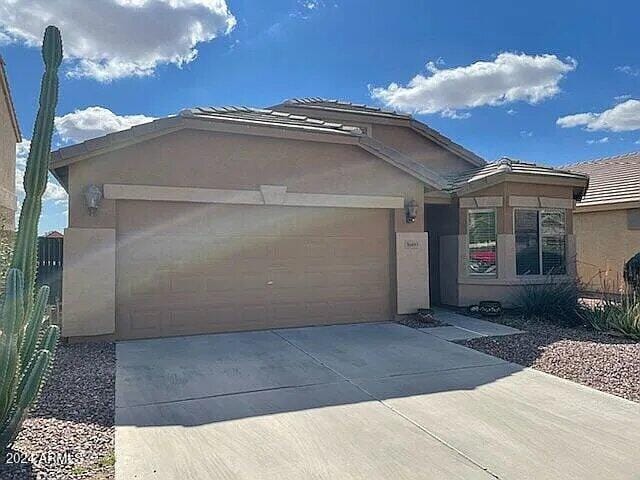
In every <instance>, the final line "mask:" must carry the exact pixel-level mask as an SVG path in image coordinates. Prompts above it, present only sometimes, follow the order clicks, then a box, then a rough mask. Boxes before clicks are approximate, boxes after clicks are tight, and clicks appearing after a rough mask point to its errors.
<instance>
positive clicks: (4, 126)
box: [0, 56, 22, 230]
mask: <svg viewBox="0 0 640 480" xmlns="http://www.w3.org/2000/svg"><path fill="white" fill-rule="evenodd" d="M21 141H22V136H21V134H20V127H19V126H18V120H17V117H16V111H15V109H14V108H13V101H12V100H11V90H9V81H8V79H7V73H6V70H5V63H4V60H3V59H2V57H1V56H0V229H5V228H6V229H10V230H12V229H13V228H14V223H15V212H16V144H17V143H20V142H21Z"/></svg>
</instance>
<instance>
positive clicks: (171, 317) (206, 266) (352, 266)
mask: <svg viewBox="0 0 640 480" xmlns="http://www.w3.org/2000/svg"><path fill="white" fill-rule="evenodd" d="M117 212H118V222H117V240H118V248H117V255H116V259H117V276H118V281H117V291H116V301H117V315H118V318H117V334H118V336H119V337H120V338H145V337H157V336H168V335H187V334H194V333H209V332H221V331H240V330H249V329H258V328H278V327H291V326H301V325H314V324H332V323H349V322H354V321H378V320H388V319H389V318H390V315H391V308H390V289H391V284H390V267H389V265H390V264H389V262H390V253H391V248H390V244H389V242H390V238H391V235H390V228H391V224H392V223H391V212H390V211H389V210H366V209H339V208H300V207H275V206H237V205H236V206H232V205H194V204H173V203H170V202H162V203H161V202H137V201H119V202H118V205H117Z"/></svg>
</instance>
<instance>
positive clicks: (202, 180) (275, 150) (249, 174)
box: [63, 130, 428, 336]
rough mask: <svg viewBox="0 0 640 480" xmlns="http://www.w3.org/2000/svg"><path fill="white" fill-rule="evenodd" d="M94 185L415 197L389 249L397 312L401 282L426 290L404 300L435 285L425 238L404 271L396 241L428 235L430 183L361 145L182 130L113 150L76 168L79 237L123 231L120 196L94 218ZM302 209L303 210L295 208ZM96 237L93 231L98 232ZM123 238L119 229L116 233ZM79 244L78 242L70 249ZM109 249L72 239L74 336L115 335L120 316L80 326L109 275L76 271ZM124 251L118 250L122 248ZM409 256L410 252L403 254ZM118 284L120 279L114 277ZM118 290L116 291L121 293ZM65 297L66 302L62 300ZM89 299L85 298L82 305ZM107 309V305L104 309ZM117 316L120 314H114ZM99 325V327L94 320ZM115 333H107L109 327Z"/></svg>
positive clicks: (401, 214)
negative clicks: (411, 217)
mask: <svg viewBox="0 0 640 480" xmlns="http://www.w3.org/2000/svg"><path fill="white" fill-rule="evenodd" d="M89 184H97V185H104V184H127V185H153V186H170V187H191V188H205V189H222V190H260V187H261V186H264V185H278V186H286V187H287V192H297V193H321V194H335V195H378V196H395V197H403V198H404V199H405V201H409V200H411V199H415V200H416V201H417V202H418V205H419V211H418V215H417V218H416V221H415V222H413V223H407V222H406V218H405V210H404V208H397V209H395V210H394V212H393V225H392V227H391V228H390V231H389V238H390V240H391V245H393V248H392V249H391V251H390V252H389V256H390V258H389V263H390V265H393V268H392V270H393V271H392V272H391V282H392V285H393V287H392V290H393V292H390V293H393V294H394V295H393V296H394V305H393V307H394V309H397V307H398V305H397V303H396V295H395V290H396V282H397V283H398V284H401V285H407V282H409V283H414V282H418V283H420V288H413V289H408V288H407V289H403V292H404V293H403V295H404V296H403V297H402V300H401V301H402V302H403V305H409V307H406V306H405V307H403V308H405V309H406V308H416V307H415V305H420V306H427V305H428V298H425V297H426V296H425V294H424V292H425V291H426V285H427V282H428V268H426V265H427V264H426V258H427V257H426V241H422V242H420V245H419V248H423V250H424V251H423V252H422V254H423V256H424V260H425V261H424V262H422V261H420V262H405V264H406V265H405V264H403V265H404V267H403V268H402V269H401V271H400V272H398V271H397V270H396V268H395V265H396V248H395V243H396V242H395V238H396V233H398V234H419V235H421V236H423V237H424V236H425V234H424V210H423V205H422V203H421V199H422V198H423V195H424V186H423V184H422V183H421V182H419V181H418V180H417V179H415V178H413V177H411V176H410V175H408V174H406V173H404V172H402V171H400V170H399V169H397V168H395V167H393V166H391V165H389V164H387V163H386V162H385V161H383V160H381V159H379V158H377V157H375V156H374V155H373V154H371V153H369V152H367V151H365V150H363V149H361V148H360V147H358V146H355V145H347V144H333V143H327V142H322V143H321V142H314V141H303V140H298V139H283V138H278V139H276V138H270V137H263V136H253V135H240V134H229V133H218V132H206V131H196V130H182V131H179V132H174V133H170V134H167V135H165V136H161V137H158V138H155V139H153V140H150V141H146V142H142V143H138V144H134V145H130V146H127V147H125V148H122V149H118V150H114V151H111V152H106V153H104V154H102V155H99V156H96V157H92V158H90V159H86V160H83V161H80V162H77V163H73V164H71V165H70V166H69V171H68V187H69V227H70V228H69V229H68V232H69V233H70V234H71V235H72V236H73V235H76V236H77V237H79V238H85V237H86V235H85V232H104V235H105V236H109V235H111V233H110V232H116V228H117V225H118V205H119V202H121V201H120V200H110V199H104V200H103V201H102V205H101V206H100V208H99V209H98V211H97V213H96V214H95V215H94V216H90V215H89V213H88V211H87V208H86V207H85V204H84V198H83V192H84V190H85V189H86V187H87V186H88V185H89ZM290 208H296V207H290ZM92 235H93V233H92ZM116 236H117V233H116ZM67 243H68V244H69V245H76V244H78V243H80V246H79V247H77V248H76V247H74V248H71V246H70V247H69V248H66V245H67ZM100 248H104V246H103V245H102V244H101V243H100V242H97V244H96V245H95V246H92V245H91V243H90V242H84V243H82V241H81V240H78V241H77V242H75V243H72V242H69V241H68V240H65V262H66V264H65V275H66V276H65V282H66V283H65V292H66V298H67V299H73V302H74V305H73V306H69V305H66V304H65V306H64V309H65V322H67V314H68V312H69V311H70V310H71V311H72V313H70V314H69V315H70V317H69V318H71V320H70V325H69V326H68V327H67V328H66V329H65V334H68V335H82V336H89V335H102V334H108V333H112V332H113V329H112V327H111V326H112V325H113V324H114V323H115V320H113V319H112V320H109V319H108V318H107V317H108V315H107V316H105V317H100V318H97V319H95V320H94V319H93V317H87V318H88V322H86V321H85V323H84V324H82V325H81V322H82V319H81V315H80V313H81V312H88V311H90V309H91V303H92V302H93V301H94V298H93V296H92V295H89V294H88V292H90V291H93V290H94V288H92V287H93V286H94V285H97V286H101V285H102V282H103V281H104V279H99V280H94V279H93V277H92V276H91V275H90V274H87V273H85V272H77V271H74V270H75V269H77V268H79V266H80V265H81V264H82V259H83V258H91V257H92V256H94V255H96V254H98V253H99V249H100ZM116 250H117V247H116ZM403 258H404V257H403ZM113 282H114V283H115V279H114V280H113ZM114 291H115V292H117V288H116V289H115V290H114ZM63 302H66V301H65V299H64V298H63ZM83 302H85V303H83ZM106 311H107V310H106V309H105V312H106ZM113 317H115V313H114V314H113ZM93 324H95V325H96V328H95V329H93V330H92V328H93V327H92V325H93ZM110 328H111V332H105V330H109V329H110Z"/></svg>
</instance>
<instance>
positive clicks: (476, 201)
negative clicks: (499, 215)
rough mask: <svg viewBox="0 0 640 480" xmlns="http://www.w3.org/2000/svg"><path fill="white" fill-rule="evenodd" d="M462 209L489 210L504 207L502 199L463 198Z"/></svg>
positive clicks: (461, 201)
mask: <svg viewBox="0 0 640 480" xmlns="http://www.w3.org/2000/svg"><path fill="white" fill-rule="evenodd" d="M459 205H460V208H476V207H478V208H488V207H502V205H503V198H502V197H463V198H461V199H460V204H459Z"/></svg>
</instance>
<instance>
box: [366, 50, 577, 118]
mask: <svg viewBox="0 0 640 480" xmlns="http://www.w3.org/2000/svg"><path fill="white" fill-rule="evenodd" d="M576 66H577V62H576V61H575V60H573V59H572V58H567V59H565V60H561V59H559V58H558V57H557V56H555V55H549V54H546V55H526V54H524V53H520V54H517V53H509V52H506V53H501V54H499V55H498V56H497V57H496V58H495V60H493V61H490V62H487V61H479V62H476V63H473V64H471V65H467V66H462V67H455V68H448V69H442V70H440V69H438V66H437V64H436V63H433V62H432V63H429V64H428V66H427V70H428V72H429V74H428V75H423V74H418V75H416V76H415V77H413V79H411V81H410V82H409V83H408V84H407V85H406V86H402V85H398V84H397V83H391V84H389V86H388V87H386V88H382V87H378V88H371V96H372V97H373V98H374V99H376V100H379V101H381V102H382V103H384V104H385V105H387V106H389V107H393V108H395V109H397V110H400V111H404V112H410V113H441V114H442V113H444V112H451V111H456V110H460V109H470V108H475V107H481V106H484V105H501V104H505V103H510V102H516V101H524V102H527V103H530V104H536V103H539V102H541V101H543V100H546V99H548V98H551V97H553V96H554V95H556V94H558V92H560V86H559V82H560V80H562V79H563V78H564V77H565V76H566V74H567V73H568V72H571V71H572V70H575V68H576ZM445 115H446V114H445Z"/></svg>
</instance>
